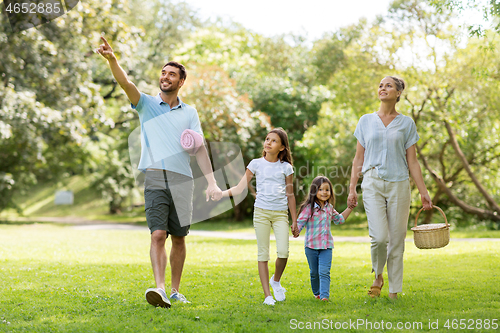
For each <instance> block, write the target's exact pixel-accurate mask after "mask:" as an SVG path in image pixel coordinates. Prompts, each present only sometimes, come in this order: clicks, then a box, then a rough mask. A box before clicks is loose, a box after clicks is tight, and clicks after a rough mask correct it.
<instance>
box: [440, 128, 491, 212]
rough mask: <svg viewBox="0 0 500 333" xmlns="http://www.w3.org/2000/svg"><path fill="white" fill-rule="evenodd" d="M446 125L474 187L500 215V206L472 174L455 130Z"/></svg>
mask: <svg viewBox="0 0 500 333" xmlns="http://www.w3.org/2000/svg"><path fill="white" fill-rule="evenodd" d="M444 125H445V126H446V130H447V131H448V135H449V136H450V143H451V145H452V147H453V149H454V150H455V153H456V154H457V156H458V158H459V160H460V161H461V162H462V165H463V166H464V169H465V171H467V174H468V175H469V177H470V179H471V180H472V182H473V183H474V185H476V188H477V189H478V191H479V193H481V195H482V196H483V197H484V198H485V199H486V202H487V203H488V205H489V206H490V208H491V209H492V210H493V211H495V212H496V213H497V214H500V206H498V204H497V203H496V202H495V199H493V198H492V197H491V196H490V195H489V193H488V192H487V191H486V189H485V188H484V187H483V185H482V184H481V183H480V182H479V180H478V179H477V177H476V175H475V174H474V173H473V172H472V169H471V167H470V165H469V163H468V162H467V159H466V158H465V155H464V153H463V152H462V149H460V146H459V145H458V142H457V139H456V137H455V133H453V129H452V128H451V126H450V124H449V123H448V122H447V121H444Z"/></svg>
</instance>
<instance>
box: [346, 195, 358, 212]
mask: <svg viewBox="0 0 500 333" xmlns="http://www.w3.org/2000/svg"><path fill="white" fill-rule="evenodd" d="M357 205H358V194H357V193H356V192H349V196H348V197H347V207H348V208H350V209H354V208H355V207H356V206H357Z"/></svg>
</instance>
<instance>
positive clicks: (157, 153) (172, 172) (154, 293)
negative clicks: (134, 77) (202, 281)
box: [97, 37, 222, 308]
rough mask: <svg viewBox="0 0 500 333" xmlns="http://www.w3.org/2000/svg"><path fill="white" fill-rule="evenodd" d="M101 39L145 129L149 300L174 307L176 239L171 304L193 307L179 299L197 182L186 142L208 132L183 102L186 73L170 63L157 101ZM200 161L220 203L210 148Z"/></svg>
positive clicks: (143, 152) (143, 156)
mask: <svg viewBox="0 0 500 333" xmlns="http://www.w3.org/2000/svg"><path fill="white" fill-rule="evenodd" d="M101 39H102V41H103V42H104V44H102V45H100V47H99V49H98V50H97V53H99V54H100V55H101V56H103V57H104V58H105V59H106V60H107V61H108V64H109V67H110V68H111V72H112V73H113V76H114V77H115V80H116V81H117V82H118V84H119V85H120V86H121V87H122V88H123V90H124V91H125V93H126V94H127V96H128V99H129V100H130V102H131V103H132V108H134V109H136V110H137V113H138V114H139V119H140V123H141V159H140V162H139V169H140V170H141V171H143V172H144V173H145V175H146V177H145V184H144V199H145V211H146V219H147V222H148V227H149V229H150V231H151V249H150V256H151V264H152V266H153V274H154V278H155V282H156V288H150V289H148V290H146V294H145V297H146V300H147V301H148V302H149V303H150V304H152V305H154V306H160V307H166V308H168V307H170V301H169V298H168V297H167V294H166V292H165V270H166V266H167V253H166V250H165V241H166V239H167V238H168V236H169V235H170V236H171V241H172V248H171V251H170V268H171V294H170V299H172V300H177V301H180V302H183V303H189V302H188V301H187V299H186V297H184V295H182V294H181V293H179V285H180V280H181V276H182V269H183V266H184V261H185V258H186V245H185V237H186V236H187V234H188V233H189V226H190V224H191V216H192V205H193V203H192V198H193V179H192V177H193V176H192V171H191V168H190V166H189V154H188V153H187V152H185V151H184V150H183V149H182V146H181V144H180V137H181V133H182V132H183V131H184V130H186V129H191V130H193V131H195V132H197V133H199V134H200V135H202V136H203V132H202V131H201V126H200V120H199V117H198V113H197V111H196V109H194V108H193V107H191V106H189V105H187V104H185V103H183V102H182V101H181V100H180V99H179V97H178V96H177V94H178V92H179V89H180V88H181V87H182V85H183V84H184V81H185V80H186V70H185V68H184V66H183V65H181V64H179V63H177V62H169V63H167V64H166V65H165V66H163V68H162V70H161V75H160V82H159V84H160V90H161V92H160V93H159V94H158V95H157V96H150V95H147V94H144V93H141V92H140V91H139V90H138V89H137V87H136V86H135V85H134V83H132V82H131V81H129V79H128V77H127V74H126V73H125V71H124V70H123V69H122V68H121V67H120V65H119V64H118V61H117V59H116V57H115V55H114V53H113V49H112V48H111V46H110V45H109V44H108V42H107V41H106V39H105V38H104V37H101ZM196 159H197V162H198V164H199V166H200V169H201V171H202V172H203V174H204V175H205V177H206V179H207V181H208V188H207V194H206V195H207V197H206V199H207V201H208V199H209V197H210V196H211V197H212V199H220V196H221V195H222V192H221V190H220V189H219V187H217V184H216V181H215V178H214V176H213V173H212V166H211V164H210V159H209V157H208V153H207V150H206V148H205V146H202V147H201V148H200V149H199V150H198V152H197V153H196Z"/></svg>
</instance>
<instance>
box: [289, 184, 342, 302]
mask: <svg viewBox="0 0 500 333" xmlns="http://www.w3.org/2000/svg"><path fill="white" fill-rule="evenodd" d="M332 194H333V187H332V183H331V182H330V180H329V179H328V178H326V177H323V176H318V177H316V178H314V180H313V182H312V184H311V188H310V189H309V195H308V197H307V199H306V200H305V201H304V202H303V203H302V205H301V206H300V210H299V217H298V218H297V223H296V224H295V223H294V225H293V226H292V230H293V236H294V237H298V236H299V234H300V231H301V230H302V228H304V227H306V240H305V252H306V257H307V262H308V263H309V270H310V275H311V288H312V292H313V294H314V297H316V298H317V299H321V300H323V301H328V298H329V297H330V268H331V266H332V249H333V237H332V233H331V231H330V223H331V222H333V223H334V224H337V225H338V224H343V223H344V222H345V220H346V219H347V217H348V216H349V214H350V213H351V211H352V209H351V208H347V209H346V210H344V211H343V212H342V214H339V213H338V212H337V211H336V210H335V208H333V206H334V204H335V199H334V196H333V195H332Z"/></svg>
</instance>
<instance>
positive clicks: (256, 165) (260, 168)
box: [247, 157, 293, 210]
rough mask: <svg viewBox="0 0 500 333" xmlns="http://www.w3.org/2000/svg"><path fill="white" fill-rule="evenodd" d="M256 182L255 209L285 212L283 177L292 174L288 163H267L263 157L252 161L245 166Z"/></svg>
mask: <svg viewBox="0 0 500 333" xmlns="http://www.w3.org/2000/svg"><path fill="white" fill-rule="evenodd" d="M247 169H248V170H250V171H251V172H252V173H253V174H254V175H255V178H256V180H257V198H256V199H255V207H257V208H262V209H269V210H287V209H288V200H287V197H286V182H285V177H287V176H290V175H291V174H292V173H293V167H292V165H291V164H290V163H288V162H281V161H277V162H274V163H272V162H268V161H267V160H266V159H265V158H264V157H261V158H256V159H253V160H252V161H251V162H250V163H249V164H248V166H247Z"/></svg>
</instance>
